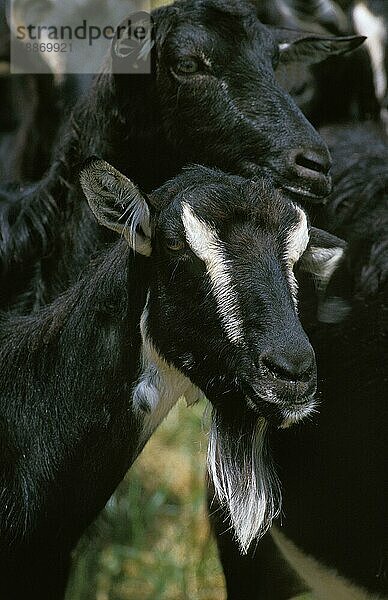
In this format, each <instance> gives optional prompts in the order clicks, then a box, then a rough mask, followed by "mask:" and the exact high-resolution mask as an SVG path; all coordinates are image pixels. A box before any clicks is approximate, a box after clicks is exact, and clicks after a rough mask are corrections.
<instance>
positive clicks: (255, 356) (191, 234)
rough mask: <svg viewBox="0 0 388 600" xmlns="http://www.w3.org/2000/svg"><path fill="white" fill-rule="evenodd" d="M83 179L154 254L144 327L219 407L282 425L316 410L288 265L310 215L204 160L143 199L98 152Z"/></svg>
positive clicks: (140, 246)
mask: <svg viewBox="0 0 388 600" xmlns="http://www.w3.org/2000/svg"><path fill="white" fill-rule="evenodd" d="M82 182H83V187H84V190H85V191H86V194H87V196H88V199H89V202H90V203H91V204H92V207H93V210H94V212H95V213H96V214H97V217H98V218H99V220H100V222H101V223H103V224H105V225H107V217H106V215H107V209H106V202H107V198H111V200H110V202H111V207H110V209H109V210H110V213H109V214H110V221H109V226H110V227H112V228H114V229H116V230H117V231H123V233H124V234H125V235H126V237H127V239H128V240H129V242H130V244H131V245H132V246H133V247H134V248H135V249H136V250H137V252H140V253H142V254H144V255H147V256H150V264H151V272H152V275H151V277H150V282H149V299H148V306H147V328H146V329H147V336H148V337H149V339H150V340H151V342H152V344H153V346H154V347H155V348H156V349H157V351H158V352H159V354H160V355H161V356H162V357H163V359H164V360H165V361H166V362H167V363H168V364H171V365H174V367H175V368H176V369H178V371H180V372H181V373H183V374H184V375H185V376H186V377H187V378H189V379H190V381H192V382H193V383H194V384H195V385H196V386H197V387H199V388H200V389H201V390H202V391H203V392H204V393H205V394H206V395H207V397H208V398H209V400H211V402H212V403H213V404H214V406H216V407H217V408H218V409H220V410H222V411H225V412H227V411H231V412H233V411H234V410H236V406H241V405H242V404H243V405H244V407H245V408H246V409H248V410H249V411H251V412H253V413H255V414H256V415H260V416H264V417H265V418H267V419H268V420H269V421H271V422H273V423H276V424H286V423H290V422H294V421H298V420H299V419H300V418H302V417H303V416H305V415H306V414H308V413H309V412H310V410H311V408H312V406H313V396H314V393H315V390H316V369H315V360H314V353H313V350H312V348H311V346H310V344H309V341H308V339H307V337H306V334H305V333H304V331H303V329H302V327H301V324H300V322H299V319H298V315H297V309H296V280H295V277H294V274H293V270H292V269H293V266H294V265H295V263H296V262H297V261H298V260H299V258H300V257H301V256H302V254H304V252H305V251H306V248H307V246H308V242H309V232H308V225H307V219H306V215H305V213H304V212H303V211H302V210H301V209H300V208H299V207H297V206H296V205H294V204H293V203H291V202H290V201H287V200H286V199H284V198H282V197H281V196H280V194H279V193H278V192H276V191H275V190H274V189H273V188H272V187H271V186H270V185H269V184H267V183H266V182H265V181H263V180H261V181H258V182H251V181H247V180H245V179H242V178H239V177H232V176H227V175H224V174H223V173H221V172H218V171H213V170H210V169H207V168H205V167H195V168H189V169H186V170H184V172H183V173H182V174H181V175H180V176H179V177H177V178H176V179H175V180H174V181H172V182H168V183H166V184H165V185H163V186H162V187H161V188H159V190H157V191H156V192H154V193H153V194H151V195H150V197H149V200H147V201H146V200H145V199H144V197H143V196H142V195H141V194H140V192H139V191H138V190H137V188H136V187H135V186H134V185H133V184H132V183H131V182H130V181H129V180H128V179H126V178H125V177H124V176H122V175H121V174H120V173H118V172H117V171H115V170H114V169H113V167H111V166H110V165H108V164H107V163H105V162H104V161H99V160H98V159H96V160H95V161H94V162H92V163H91V165H90V166H89V167H86V168H85V170H84V172H83V176H82ZM112 199H113V201H112ZM115 200H117V201H118V202H119V203H121V204H122V205H123V206H124V208H125V207H126V213H125V214H126V215H127V217H128V219H127V222H126V225H125V226H124V224H122V223H123V221H121V224H120V223H119V222H117V221H118V219H119V217H120V212H119V211H120V206H119V208H114V201H115ZM93 203H94V204H93ZM121 210H122V208H121ZM114 216H116V217H117V221H116V222H114V221H113V219H112V217H114ZM306 264H309V263H308V261H306ZM315 270H316V266H315ZM237 402H238V405H237V404H236V403H237Z"/></svg>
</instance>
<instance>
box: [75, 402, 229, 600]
mask: <svg viewBox="0 0 388 600" xmlns="http://www.w3.org/2000/svg"><path fill="white" fill-rule="evenodd" d="M203 410H204V404H203V403H201V404H198V405H196V406H194V407H192V408H187V407H186V405H185V404H184V403H183V402H180V403H178V406H177V407H176V408H175V409H174V410H173V411H171V413H170V415H169V417H168V418H167V419H166V421H165V422H164V423H163V425H162V426H161V427H160V428H159V430H158V431H157V432H156V433H155V434H154V436H153V437H152V438H151V440H150V442H149V443H148V445H147V446H146V448H145V449H144V451H143V452H142V454H141V455H140V457H139V459H138V460H137V461H136V463H135V465H134V466H133V467H132V469H131V470H130V472H129V473H128V475H127V477H126V478H125V480H124V481H123V483H122V484H121V486H120V487H119V488H118V490H117V491H116V493H115V494H114V496H112V498H111V500H110V501H109V503H108V505H107V507H106V509H105V511H104V512H103V514H102V515H101V517H100V519H99V520H98V521H97V523H96V524H95V525H94V526H93V528H92V530H91V531H90V532H88V534H87V536H85V537H84V539H83V540H82V541H81V542H80V544H79V547H78V549H77V551H76V554H75V557H74V567H73V572H72V576H71V581H70V585H69V589H68V593H67V596H66V600H224V598H225V592H224V582H223V577H222V574H221V568H220V565H219V562H218V558H217V553H216V548H215V544H214V541H213V539H212V537H211V535H210V532H209V527H208V523H207V517H206V509H205V485H204V474H205V458H206V445H207V439H206V435H205V433H204V432H203V430H202V413H203Z"/></svg>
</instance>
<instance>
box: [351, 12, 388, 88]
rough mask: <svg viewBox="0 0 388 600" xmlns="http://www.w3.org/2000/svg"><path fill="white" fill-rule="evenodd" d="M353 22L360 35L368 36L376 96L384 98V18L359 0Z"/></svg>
mask: <svg viewBox="0 0 388 600" xmlns="http://www.w3.org/2000/svg"><path fill="white" fill-rule="evenodd" d="M353 24H354V29H355V30H356V32H357V33H358V34H359V35H365V36H367V39H366V40H365V46H366V48H367V49H368V52H369V54H370V59H371V63H372V68H373V77H374V82H375V90H376V96H377V97H378V99H379V100H382V99H383V98H384V95H385V92H386V90H387V74H386V72H385V66H384V55H385V42H386V30H385V23H384V19H383V18H382V17H377V16H376V15H374V14H373V13H372V12H371V11H370V10H369V8H368V7H367V6H366V5H365V4H364V3H363V2H358V3H357V4H356V5H355V7H354V8H353Z"/></svg>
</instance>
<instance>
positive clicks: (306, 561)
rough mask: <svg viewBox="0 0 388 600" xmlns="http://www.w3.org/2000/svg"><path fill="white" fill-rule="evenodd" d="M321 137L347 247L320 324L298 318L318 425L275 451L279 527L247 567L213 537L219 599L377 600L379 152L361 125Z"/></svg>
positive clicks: (387, 309)
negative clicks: (222, 595)
mask: <svg viewBox="0 0 388 600" xmlns="http://www.w3.org/2000/svg"><path fill="white" fill-rule="evenodd" d="M322 134H323V136H324V138H325V139H326V140H327V142H328V144H329V148H330V150H331V152H332V155H333V158H334V167H333V183H334V193H333V194H332V196H331V198H330V201H329V204H328V206H327V207H325V209H324V213H325V215H324V217H325V221H326V225H327V226H328V227H329V228H330V230H331V231H333V232H335V233H336V234H339V235H341V236H344V237H345V238H346V239H347V240H348V242H349V245H348V250H347V253H346V260H345V261H344V262H343V263H342V265H341V266H340V267H339V269H338V271H336V272H335V274H334V276H333V278H332V282H331V283H330V285H329V288H328V292H327V293H328V294H329V295H331V296H332V297H331V298H327V300H326V303H324V304H323V306H321V308H320V318H321V321H324V322H321V323H317V322H316V319H315V318H314V313H315V308H316V307H315V302H313V301H312V298H311V297H308V298H307V299H306V300H307V303H306V306H305V315H304V319H302V320H303V322H304V323H305V325H306V326H307V331H308V332H309V336H310V339H311V341H312V343H313V346H314V349H315V352H316V358H317V364H318V369H319V373H320V379H321V383H320V390H321V393H322V400H323V403H322V408H321V415H320V417H319V422H318V424H314V425H310V424H307V425H305V426H304V427H303V428H301V429H300V430H298V431H296V432H294V431H293V432H290V433H288V432H283V434H282V436H277V439H276V440H275V447H274V452H275V458H276V463H277V464H278V465H279V467H280V471H281V479H282V483H283V498H284V502H283V506H284V518H283V519H282V527H281V528H280V527H279V529H274V530H273V531H272V532H271V533H272V536H273V539H271V537H269V536H266V537H265V538H264V539H263V541H262V542H260V544H259V545H258V548H257V550H256V555H255V557H254V558H252V557H242V556H240V557H239V553H238V549H237V545H236V544H234V542H233V541H232V539H231V537H230V535H228V534H226V535H225V536H221V537H220V538H219V540H220V551H221V558H222V560H223V564H224V569H225V574H226V579H227V584H228V592H229V594H228V598H229V600H235V599H236V600H237V599H240V598H244V599H251V598H252V600H253V599H256V598H257V597H260V598H263V600H265V599H268V600H283V599H285V598H290V597H292V595H293V594H294V595H296V594H297V593H302V592H304V591H305V590H307V589H310V590H312V591H313V593H314V597H317V598H320V599H322V600H332V599H334V598H335V599H336V600H337V599H339V598H340V599H341V600H369V599H370V600H371V599H372V598H373V599H374V598H387V597H388V577H387V573H388V554H387V550H388V544H387V541H388V513H387V489H388V476H387V474H388V470H387V465H386V443H387V435H388V428H387V423H388V411H387V398H388V344H387V334H388V319H387V314H388V194H387V189H388V167H387V165H388V142H387V139H386V137H385V135H384V131H382V130H379V129H378V128H377V127H376V126H373V124H370V123H366V124H363V125H358V126H348V127H346V126H337V127H331V128H327V129H324V130H322ZM302 306H303V303H302ZM345 306H348V310H347V312H346V311H344V307H345ZM349 309H350V312H349ZM303 312H304V311H302V313H303ZM346 315H347V316H346ZM344 317H345V318H344ZM223 527H224V529H225V524H223Z"/></svg>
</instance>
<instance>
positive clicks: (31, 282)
mask: <svg viewBox="0 0 388 600" xmlns="http://www.w3.org/2000/svg"><path fill="white" fill-rule="evenodd" d="M153 19H154V24H155V28H154V29H155V31H154V34H155V46H154V48H153V55H152V61H153V69H152V73H151V74H150V75H123V74H119V75H115V74H113V73H109V72H103V73H101V74H100V76H99V77H98V78H97V80H96V82H95V85H94V87H93V89H92V90H91V92H90V95H89V96H88V97H87V98H86V99H85V100H84V101H82V102H81V104H80V105H79V107H78V109H76V111H75V113H74V114H73V116H72V118H71V119H70V121H69V124H68V127H67V130H65V132H64V134H63V136H62V138H63V144H62V146H61V147H60V148H59V149H58V152H57V156H56V159H55V161H54V162H53V164H52V168H51V170H50V172H49V173H48V175H47V176H46V177H45V178H44V179H43V180H42V181H41V182H40V183H39V184H37V185H36V186H35V187H34V188H32V189H31V188H29V189H28V190H27V191H26V192H23V193H21V194H20V193H19V192H16V191H12V192H7V193H4V194H3V195H2V199H1V202H2V205H3V210H2V213H1V226H0V231H1V236H0V237H1V240H2V243H1V248H0V263H1V266H2V277H1V286H0V289H1V291H2V302H1V305H2V306H3V307H5V308H6V307H11V306H16V307H17V309H18V310H20V311H22V312H23V311H27V310H32V309H35V308H37V307H39V306H41V305H43V304H45V303H46V302H48V301H50V300H52V299H54V298H55V297H56V295H57V294H58V293H60V292H61V291H62V290H63V289H65V288H66V287H67V286H68V285H69V284H70V283H71V281H73V280H74V275H76V274H77V273H78V272H79V270H80V268H81V267H82V266H83V265H84V264H85V263H86V262H87V261H88V259H89V257H90V255H91V254H92V253H93V252H95V251H96V249H97V248H98V247H99V246H100V245H101V244H103V243H104V242H105V241H106V239H107V233H106V230H104V229H103V228H99V227H98V226H97V225H96V224H95V222H94V221H92V219H91V217H90V215H89V211H88V209H87V206H86V205H85V203H84V201H83V199H82V194H81V191H80V189H79V184H78V182H77V180H76V172H77V169H78V167H79V165H80V164H82V163H83V161H84V160H85V159H86V157H87V156H89V155H90V154H93V153H98V154H99V155H102V156H104V157H105V158H106V159H107V160H109V162H111V163H112V164H113V165H114V166H115V167H117V168H119V169H120V170H121V171H122V172H124V173H125V174H126V175H128V176H131V177H133V178H134V179H136V181H138V182H139V185H141V186H142V188H143V189H145V190H146V191H147V190H149V189H152V188H154V187H157V186H158V185H160V183H162V182H163V181H165V180H166V179H167V178H168V177H170V176H172V175H174V174H176V173H177V172H178V171H179V169H180V167H181V166H183V165H184V164H185V163H188V162H196V161H197V162H200V163H202V164H207V165H209V166H218V167H220V168H223V169H224V170H226V171H229V172H235V173H240V174H242V175H244V174H245V175H248V176H253V175H258V174H260V173H261V174H263V173H264V174H268V175H269V174H271V176H273V177H274V178H275V179H277V180H278V181H279V182H280V183H279V184H280V185H281V186H283V188H285V189H287V190H291V192H293V193H296V194H299V196H300V197H306V198H307V200H311V201H314V199H315V200H317V199H320V198H321V197H322V196H324V195H325V194H327V192H328V191H329V189H330V178H329V176H328V174H327V170H328V168H329V165H330V159H329V155H328V153H327V150H326V148H325V146H324V144H323V143H322V142H321V140H320V138H319V136H318V135H317V133H316V132H315V130H314V129H313V128H312V127H311V126H310V124H309V123H308V122H307V121H306V119H305V117H304V116H303V115H302V113H301V112H300V111H299V109H298V108H297V107H296V106H295V104H294V103H293V102H292V100H291V99H290V97H289V96H288V95H287V94H286V93H285V92H283V91H282V90H281V88H280V87H279V86H278V85H277V84H276V82H275V79H274V64H275V65H276V63H277V61H278V60H279V64H280V63H284V64H290V63H291V62H292V61H293V60H297V59H300V60H301V61H307V62H314V61H316V60H321V59H323V58H324V57H327V56H328V55H331V54H333V53H334V54H336V53H341V52H344V51H347V50H349V49H351V48H353V47H355V46H357V45H358V44H360V42H361V41H362V38H354V37H353V38H350V39H340V40H336V39H335V38H331V39H327V38H324V39H322V38H320V37H319V36H316V37H315V38H314V39H312V38H311V36H310V35H309V36H308V37H307V38H306V39H305V40H304V36H303V34H301V33H298V35H297V38H295V36H294V37H293V38H292V39H290V40H288V41H287V37H286V36H285V32H284V31H281V32H280V33H279V35H280V36H281V37H280V38H279V39H277V38H276V30H272V32H271V31H270V30H269V29H268V28H267V27H265V26H264V25H262V24H261V23H260V22H259V21H258V20H257V19H256V16H255V10H254V7H252V6H251V5H250V3H249V2H247V3H245V2H242V1H241V2H240V1H233V0H225V1H221V0H204V1H201V2H197V1H193V2H177V3H176V4H173V5H172V6H168V7H164V8H162V9H158V10H156V11H154V12H153ZM279 44H280V45H279ZM116 60H119V59H116ZM133 148H136V152H134V151H133ZM86 238H87V239H86Z"/></svg>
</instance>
